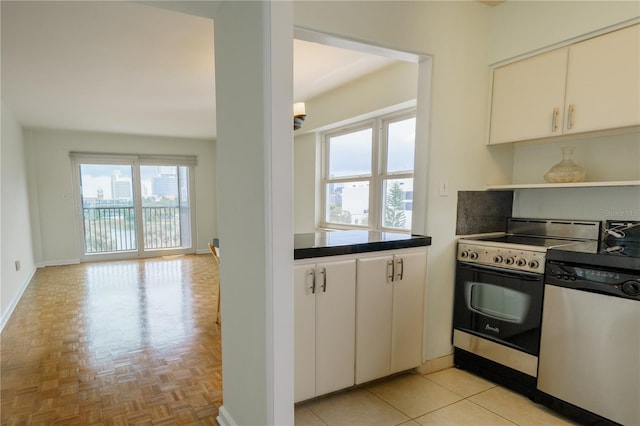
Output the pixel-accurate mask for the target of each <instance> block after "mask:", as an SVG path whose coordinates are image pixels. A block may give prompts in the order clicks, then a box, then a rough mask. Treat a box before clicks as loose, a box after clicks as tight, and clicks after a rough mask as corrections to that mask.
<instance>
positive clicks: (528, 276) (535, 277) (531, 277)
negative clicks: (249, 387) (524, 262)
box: [459, 262, 542, 281]
mask: <svg viewBox="0 0 640 426" xmlns="http://www.w3.org/2000/svg"><path fill="white" fill-rule="evenodd" d="M459 266H460V267H461V268H464V269H468V270H471V271H475V272H485V273H491V272H492V273H494V274H496V275H503V276H509V277H518V278H520V279H523V280H527V281H540V280H542V274H536V273H534V272H526V271H510V270H506V269H503V268H500V267H497V266H490V265H482V266H477V265H474V264H470V263H465V262H459Z"/></svg>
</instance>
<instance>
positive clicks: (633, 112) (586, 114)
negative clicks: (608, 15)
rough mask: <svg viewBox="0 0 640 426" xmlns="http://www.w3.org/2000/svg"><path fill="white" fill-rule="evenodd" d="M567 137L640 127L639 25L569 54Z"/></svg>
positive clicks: (584, 44) (579, 45)
mask: <svg viewBox="0 0 640 426" xmlns="http://www.w3.org/2000/svg"><path fill="white" fill-rule="evenodd" d="M565 105H566V106H565V108H566V111H567V114H569V116H568V117H567V120H566V121H565V128H564V133H577V132H588V131H593V130H601V129H607V128H616V127H627V126H636V125H639V124H640V25H634V26H633V27H629V28H625V29H623V30H620V31H615V32H612V33H609V34H605V35H603V36H600V37H595V38H592V39H590V40H586V41H583V42H581V43H577V44H574V45H572V46H571V47H570V50H569V65H568V73H567V94H566V101H565Z"/></svg>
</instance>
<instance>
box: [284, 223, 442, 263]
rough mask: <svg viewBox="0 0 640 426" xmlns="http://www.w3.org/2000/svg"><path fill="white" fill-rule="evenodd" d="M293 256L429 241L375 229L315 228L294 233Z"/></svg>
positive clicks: (418, 244) (392, 247)
mask: <svg viewBox="0 0 640 426" xmlns="http://www.w3.org/2000/svg"><path fill="white" fill-rule="evenodd" d="M293 244H294V255H293V258H294V259H307V258H311V257H325V256H336V255H343V254H356V253H368V252H372V251H382V250H397V249H401V248H409V247H426V246H429V245H431V237H426V236H422V235H410V234H401V233H397V232H379V231H366V230H362V231H358V230H349V231H316V232H311V233H306V234H295V236H294V242H293Z"/></svg>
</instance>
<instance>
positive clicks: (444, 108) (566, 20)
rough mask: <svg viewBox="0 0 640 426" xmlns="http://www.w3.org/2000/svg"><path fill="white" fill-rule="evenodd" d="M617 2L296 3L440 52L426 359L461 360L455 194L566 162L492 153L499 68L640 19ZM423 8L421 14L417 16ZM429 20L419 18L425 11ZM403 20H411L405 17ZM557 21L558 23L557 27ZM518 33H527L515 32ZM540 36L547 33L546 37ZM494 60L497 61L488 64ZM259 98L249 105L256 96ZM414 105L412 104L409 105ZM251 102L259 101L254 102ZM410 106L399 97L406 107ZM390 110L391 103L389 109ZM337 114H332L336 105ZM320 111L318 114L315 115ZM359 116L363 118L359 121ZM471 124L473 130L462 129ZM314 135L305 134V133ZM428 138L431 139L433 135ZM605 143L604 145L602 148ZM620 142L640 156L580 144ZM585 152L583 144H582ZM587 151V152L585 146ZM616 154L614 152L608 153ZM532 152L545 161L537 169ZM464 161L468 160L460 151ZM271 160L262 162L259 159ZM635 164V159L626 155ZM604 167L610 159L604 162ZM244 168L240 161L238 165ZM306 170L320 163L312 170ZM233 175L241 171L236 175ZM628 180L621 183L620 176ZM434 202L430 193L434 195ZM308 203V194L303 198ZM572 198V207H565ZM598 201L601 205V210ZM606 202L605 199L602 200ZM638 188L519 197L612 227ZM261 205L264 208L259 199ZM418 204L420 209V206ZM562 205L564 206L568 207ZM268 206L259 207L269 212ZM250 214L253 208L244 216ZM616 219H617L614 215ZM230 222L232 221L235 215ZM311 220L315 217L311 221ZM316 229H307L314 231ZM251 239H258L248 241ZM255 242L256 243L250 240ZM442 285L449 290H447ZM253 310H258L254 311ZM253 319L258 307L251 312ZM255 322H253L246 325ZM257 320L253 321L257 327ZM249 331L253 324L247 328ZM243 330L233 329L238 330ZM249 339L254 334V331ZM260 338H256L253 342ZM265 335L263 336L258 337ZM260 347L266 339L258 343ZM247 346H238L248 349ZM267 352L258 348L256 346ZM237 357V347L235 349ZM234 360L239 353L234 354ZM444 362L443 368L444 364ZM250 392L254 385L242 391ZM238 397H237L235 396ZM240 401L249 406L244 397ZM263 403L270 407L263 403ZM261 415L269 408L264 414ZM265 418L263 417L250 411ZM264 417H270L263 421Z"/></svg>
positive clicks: (531, 205) (538, 149)
mask: <svg viewBox="0 0 640 426" xmlns="http://www.w3.org/2000/svg"><path fill="white" fill-rule="evenodd" d="M615 5H616V7H614V4H612V3H611V2H607V3H606V4H605V3H598V2H594V3H590V2H584V3H582V2H579V3H571V4H561V5H558V4H556V5H554V4H551V3H549V4H547V3H545V2H540V3H538V2H531V3H520V2H518V3H517V4H513V5H510V4H509V2H507V3H506V4H502V5H498V6H497V7H495V8H489V7H486V6H484V5H473V4H466V3H456V4H441V3H427V4H414V5H407V4H394V5H393V6H392V5H390V4H378V5H376V6H373V7H371V8H370V9H367V8H365V7H362V6H358V5H357V4H336V5H334V7H335V8H336V10H337V13H332V14H331V16H330V17H329V16H325V13H323V12H322V7H321V6H320V5H319V4H300V5H296V11H295V14H296V15H295V20H294V22H295V23H296V25H299V26H301V27H308V28H321V29H323V30H325V31H327V32H329V33H337V34H341V35H344V36H345V37H350V38H354V39H358V40H366V41H368V42H370V43H373V44H379V45H385V46H389V45H391V46H394V47H396V48H397V49H399V50H402V49H407V50H412V51H413V50H415V51H419V52H423V53H424V54H432V55H433V58H434V67H433V80H432V84H431V85H429V88H430V89H431V91H432V101H431V112H430V114H429V116H430V122H431V128H430V130H429V131H428V139H429V140H430V141H431V142H430V145H429V149H428V152H427V150H426V149H424V150H423V156H422V157H421V158H423V161H424V164H425V167H424V169H423V170H416V175H417V176H421V177H422V179H424V185H427V183H426V182H429V183H428V188H425V191H424V194H425V196H424V197H425V198H423V200H422V208H423V209H424V210H425V211H424V221H423V223H419V224H418V228H417V229H416V232H418V233H425V234H428V235H430V236H431V237H432V238H433V244H432V246H431V247H430V248H429V260H428V261H429V264H428V268H427V271H428V272H427V274H428V278H427V282H428V283H429V285H428V287H427V293H428V294H427V297H426V303H427V307H426V313H427V318H426V322H425V339H424V341H425V348H424V354H423V357H424V359H425V360H428V361H434V360H438V359H441V358H447V357H449V356H450V354H451V345H450V330H451V319H450V318H451V306H452V303H453V300H452V296H453V295H452V291H451V283H453V275H454V264H455V237H454V236H455V225H456V223H455V222H456V208H457V202H456V197H455V196H454V194H455V192H456V191H458V190H474V189H483V188H484V185H485V184H509V183H512V182H517V179H519V176H520V174H521V173H524V171H525V169H524V168H522V167H516V165H518V166H520V165H521V164H530V163H534V164H536V163H537V168H538V172H537V174H536V176H538V175H539V173H544V172H545V171H546V170H547V169H548V168H549V167H550V166H551V165H553V164H554V163H555V162H557V156H558V149H556V148H553V149H552V150H549V151H551V152H547V151H548V148H549V147H550V146H552V145H547V144H545V145H531V146H517V147H513V146H499V147H495V148H494V147H491V148H487V147H486V146H485V131H486V130H485V129H486V117H487V100H488V94H489V69H488V68H487V65H488V64H492V63H499V62H500V61H502V60H506V59H508V58H513V57H517V56H519V55H522V54H525V53H527V52H532V51H536V50H537V49H543V48H544V47H546V46H551V45H554V44H555V43H558V42H561V41H563V40H568V39H571V38H573V37H578V36H580V35H582V34H588V33H590V32H592V31H594V30H597V29H600V28H606V27H608V26H611V25H615V24H618V23H620V22H624V21H627V20H630V19H636V18H637V16H638V11H637V5H636V4H634V3H627V2H620V3H615ZM413 8H418V10H417V11H416V10H414V9H413ZM418 12H419V13H418ZM354 16H367V17H369V18H370V19H371V20H372V22H377V23H376V25H375V27H376V31H375V32H373V31H370V30H369V29H368V28H369V27H367V28H362V29H358V28H357V27H356V28H354V27H353V26H352V23H353V17H354ZM393 16H396V17H398V18H397V19H399V21H396V22H395V25H396V26H400V25H402V26H403V27H404V28H407V30H406V31H404V32H403V34H399V33H398V32H397V31H394V29H393V28H391V27H392V26H393V25H391V24H392V23H393V21H392V22H391V23H389V22H387V18H388V17H393ZM400 17H401V18H400ZM549 20H553V22H549ZM515 28H517V30H515ZM540 28H544V31H541V30H540ZM487 58H488V59H487ZM248 98H249V97H248ZM407 99H409V98H407ZM247 100H248V101H249V100H250V98H249V99H247ZM400 101H402V99H399V100H398V102H394V103H399V102H400ZM381 103H384V102H381ZM326 108H327V109H328V108H330V106H327V107H326ZM314 109H315V111H314ZM307 111H308V115H309V118H308V121H307V124H306V125H305V126H309V127H307V129H312V128H313V127H315V126H313V121H312V120H315V119H317V117H321V116H323V115H324V113H323V111H322V110H318V106H315V107H314V106H313V105H312V104H311V103H310V104H309V106H308V109H307ZM354 115H355V114H354ZM461 120H462V121H463V122H464V125H460V123H461ZM303 129H304V128H303ZM423 132H427V131H426V129H423ZM310 139H313V136H312V135H309V134H300V135H296V141H295V143H294V150H295V154H294V155H295V161H294V163H295V168H296V170H298V171H301V170H304V171H307V172H309V171H311V170H314V168H315V167H314V164H315V163H314V159H312V158H309V157H307V156H306V154H305V153H304V152H303V151H305V150H307V151H308V150H309V143H310V142H309V140H310ZM597 141H600V143H599V144H598V143H597ZM609 141H612V142H611V143H615V144H616V146H619V147H620V148H619V149H622V150H624V152H637V151H627V150H633V149H636V150H637V148H634V147H637V136H636V138H635V139H634V138H633V137H629V136H618V137H614V138H605V137H601V138H599V139H595V140H590V141H586V140H585V141H581V143H580V144H579V146H580V147H581V146H586V145H585V143H586V144H588V145H590V144H591V143H593V146H600V147H601V146H602V145H603V143H608V142H609ZM574 143H576V144H577V142H574ZM578 149H580V148H578ZM602 150H603V151H606V149H602ZM530 151H532V152H533V154H534V155H535V156H536V157H537V158H538V161H535V162H531V161H530V159H531V158H532V156H531V155H530ZM461 152H462V153H464V155H463V154H459V153H461ZM258 155H262V154H258ZM623 157H625V158H627V159H629V158H630V157H631V156H623ZM591 158H593V159H594V160H590V161H593V162H596V163H597V161H596V159H599V158H601V156H600V155H599V154H597V155H594V156H593V157H591ZM236 161H239V160H236ZM576 161H578V162H582V163H583V164H585V159H583V158H579V157H576ZM304 164H308V165H310V166H309V167H306V166H305V165H304ZM634 170H637V169H631V170H629V169H626V168H621V169H617V170H616V171H615V173H628V174H632V175H633V174H634V173H636V174H635V176H630V177H625V178H624V179H630V180H631V179H638V175H637V171H634ZM229 171H230V172H233V170H229ZM252 173H253V172H252V171H251V170H248V171H247V177H248V178H249V177H251V176H253V177H254V178H257V179H256V181H259V182H261V181H262V178H263V176H262V175H260V174H259V173H258V172H255V175H254V174H252ZM299 177H301V179H302V181H304V180H307V179H308V178H309V176H308V174H307V173H305V174H304V175H303V176H299V175H297V176H296V179H295V180H296V182H299V181H300V180H299V179H298V178H299ZM441 178H447V179H448V183H449V188H450V192H449V196H442V197H441V196H440V195H439V191H438V185H439V182H440V180H441ZM614 179H618V177H614ZM427 194H428V195H427ZM303 196H304V195H303ZM567 198H570V199H571V203H570V205H568V204H567V203H566V202H564V200H566V199H567ZM299 199H302V197H300V196H299V195H298V194H297V193H296V195H295V197H294V203H296V204H295V206H296V210H295V214H296V223H295V232H305V231H306V230H307V229H308V228H305V227H304V226H300V223H301V222H300V221H299V220H298V218H301V217H302V218H310V217H314V213H313V211H311V212H309V211H308V207H306V209H307V210H306V211H305V210H304V209H303V210H302V211H301V210H300V207H303V208H304V206H300V205H298V200H299ZM594 200H597V203H598V207H596V208H595V209H594V208H593V206H594V204H595V203H596V202H594ZM602 200H604V201H602ZM637 200H638V195H637V188H627V187H622V188H615V189H612V188H582V189H557V190H555V189H554V190H539V189H530V190H517V192H516V197H515V202H514V211H513V214H514V216H532V215H533V216H538V217H556V218H581V219H596V220H597V219H604V218H606V216H607V214H611V215H616V216H620V218H621V219H624V218H626V219H634V217H629V215H628V214H626V213H625V212H631V213H633V212H635V211H637ZM256 203H257V201H256ZM415 205H417V206H418V205H419V204H418V201H416V204H415ZM558 206H562V208H559V207H558ZM262 208H263V207H259V211H261V210H260V209H262ZM244 210H245V211H249V209H244ZM607 212H609V213H607ZM227 220H229V218H228V217H227ZM305 220H307V221H308V220H309V219H305ZM306 224H307V223H303V225H306ZM240 235H243V236H245V237H247V238H248V237H250V232H249V231H247V233H246V234H240ZM245 241H246V239H245ZM439 283H442V284H439ZM242 303H243V302H242V301H241V300H240V299H230V300H229V309H230V310H233V307H234V306H242ZM252 306H253V305H252ZM255 308H256V309H255V312H256V314H255V318H254V317H253V316H251V317H250V319H252V320H255V321H258V322H259V323H260V324H262V323H264V318H262V317H261V315H262V314H259V313H258V312H262V309H264V308H263V307H262V305H261V304H257V305H256V306H255ZM249 311H251V312H253V311H254V310H253V309H249ZM245 320H246V317H245ZM250 322H251V321H250ZM227 324H229V325H230V326H232V327H237V328H235V329H236V330H237V331H238V332H239V333H240V334H242V333H243V332H244V331H246V330H245V328H244V326H243V325H242V324H240V323H237V324H236V323H235V322H234V321H233V320H230V321H229V322H227ZM247 327H248V326H247ZM233 329H234V328H230V330H233ZM245 334H246V333H245ZM251 335H253V334H251ZM258 336H262V332H258ZM256 342H257V340H256ZM240 344H241V343H238V345H240ZM252 344H253V343H249V342H244V343H242V346H241V348H243V349H244V350H245V351H246V353H250V352H251V349H249V350H246V349H247V347H249V348H251V345H252ZM255 344H257V343H255ZM228 348H229V350H230V351H233V350H234V349H235V348H232V347H231V345H229V346H228ZM231 353H233V352H231ZM436 362H437V361H436ZM248 364H250V362H248V360H243V359H239V360H238V362H237V365H236V366H235V367H234V366H233V365H230V366H229V367H228V368H230V370H228V371H227V373H228V374H230V375H233V374H234V373H233V371H234V369H235V370H236V371H238V370H240V369H242V368H245V367H246V365H248ZM242 384H243V380H240V381H239V388H246V387H248V386H249V385H247V384H245V386H243V385H242ZM230 392H231V389H230ZM233 395H234V393H230V394H229V395H225V398H226V401H229V403H230V404H233V401H234V397H233ZM236 398H237V399H242V398H241V396H240V395H237V394H236ZM256 398H258V399H261V398H260V397H259V396H256ZM258 411H260V410H258ZM248 412H249V413H250V414H248V415H251V413H254V414H255V411H254V410H249V411H248ZM255 415H260V414H255Z"/></svg>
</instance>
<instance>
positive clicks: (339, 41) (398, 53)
mask: <svg viewBox="0 0 640 426" xmlns="http://www.w3.org/2000/svg"><path fill="white" fill-rule="evenodd" d="M293 37H294V38H296V39H299V40H304V41H310V42H314V43H320V44H325V45H327V46H333V47H340V48H342V49H349V50H355V51H358V52H363V53H369V54H371V55H378V56H384V57H386V58H390V59H396V60H399V61H406V62H413V63H418V62H420V61H421V60H422V59H424V57H425V56H427V55H425V54H423V53H416V52H410V51H406V50H404V51H403V50H397V49H393V48H389V47H383V46H379V45H374V44H371V42H365V41H360V40H356V39H354V38H347V37H345V36H344V35H339V36H338V35H334V34H329V33H326V32H318V31H314V30H309V29H306V28H301V27H295V28H294V30H293Z"/></svg>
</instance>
